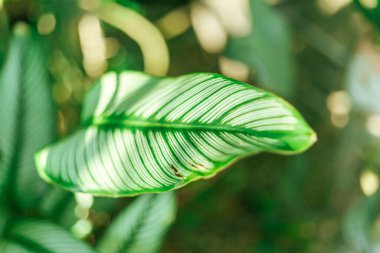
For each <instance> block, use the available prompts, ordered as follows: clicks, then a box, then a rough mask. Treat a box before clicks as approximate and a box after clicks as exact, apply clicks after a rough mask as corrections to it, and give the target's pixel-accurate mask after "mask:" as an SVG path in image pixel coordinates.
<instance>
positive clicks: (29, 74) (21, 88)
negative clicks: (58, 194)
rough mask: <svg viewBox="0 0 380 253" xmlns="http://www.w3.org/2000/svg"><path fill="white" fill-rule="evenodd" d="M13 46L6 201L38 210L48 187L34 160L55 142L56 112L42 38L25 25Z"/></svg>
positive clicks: (8, 68)
mask: <svg viewBox="0 0 380 253" xmlns="http://www.w3.org/2000/svg"><path fill="white" fill-rule="evenodd" d="M10 44H11V45H10V49H9V53H8V56H7V60H6V62H5V64H4V68H3V70H2V73H1V79H0V119H1V122H2V123H1V129H0V145H1V146H0V150H1V152H2V154H1V160H0V179H1V180H0V199H3V201H4V200H5V199H7V200H8V201H9V202H8V204H9V205H11V206H14V205H16V206H21V207H33V205H34V204H35V203H36V201H37V199H38V197H39V196H40V193H41V191H42V190H43V187H44V186H45V184H44V183H43V181H42V180H40V179H39V178H38V175H37V172H36V169H35V167H34V163H33V154H34V153H35V152H36V150H38V149H39V148H41V147H42V146H44V145H46V144H48V143H50V142H51V141H52V140H53V139H54V138H55V133H54V132H55V118H54V115H55V111H54V106H53V102H52V98H51V94H50V89H49V78H48V72H47V69H46V63H45V55H44V53H43V47H42V45H41V44H40V41H39V39H38V37H37V36H36V35H35V34H34V33H33V32H32V31H31V30H30V29H29V28H28V27H27V26H26V25H25V24H19V25H17V26H16V28H15V31H14V34H13V38H12V40H11V42H10ZM16 201H17V204H16Z"/></svg>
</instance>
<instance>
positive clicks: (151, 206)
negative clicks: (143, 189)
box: [97, 192, 176, 253]
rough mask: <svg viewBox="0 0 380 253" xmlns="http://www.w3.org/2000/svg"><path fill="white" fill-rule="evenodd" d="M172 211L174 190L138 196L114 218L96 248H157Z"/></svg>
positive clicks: (114, 251)
mask: <svg viewBox="0 0 380 253" xmlns="http://www.w3.org/2000/svg"><path fill="white" fill-rule="evenodd" d="M175 212H176V203H175V195H174V193H173V192H167V193H162V194H154V195H153V194H150V195H145V196H141V197H139V198H138V199H137V200H135V202H133V203H132V204H131V205H130V206H129V207H128V208H127V209H125V210H124V211H123V212H122V213H121V214H120V215H119V216H118V217H117V218H116V220H115V221H114V222H113V223H112V224H111V226H110V227H109V228H108V230H107V231H106V233H105V235H104V236H103V238H102V239H101V241H100V242H99V245H98V247H97V248H98V250H99V252H102V253H119V252H128V253H139V252H141V253H154V252H158V251H159V248H160V246H161V243H162V241H163V237H164V235H165V234H166V232H167V230H168V228H169V226H170V225H171V224H172V223H173V221H174V218H175Z"/></svg>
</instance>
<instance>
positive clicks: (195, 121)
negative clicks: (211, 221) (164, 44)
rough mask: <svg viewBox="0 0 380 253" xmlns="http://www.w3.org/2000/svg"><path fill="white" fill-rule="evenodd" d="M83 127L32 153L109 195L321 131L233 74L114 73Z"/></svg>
mask: <svg viewBox="0 0 380 253" xmlns="http://www.w3.org/2000/svg"><path fill="white" fill-rule="evenodd" d="M82 121H83V125H84V128H83V129H81V130H79V131H78V132H77V133H76V134H74V135H73V136H71V137H69V138H67V139H66V140H64V141H62V142H60V143H58V144H55V145H52V146H50V147H47V148H46V149H44V150H42V151H41V152H39V153H38V154H37V156H36V161H37V164H38V169H39V173H40V175H41V176H42V177H43V178H44V179H46V180H47V181H50V182H54V183H56V184H59V185H61V186H63V187H65V188H67V189H69V190H73V191H82V192H87V193H92V194H98V195H106V196H127V195H135V194H140V193H148V192H163V191H168V190H171V189H175V188H179V187H181V186H184V185H185V184H187V183H189V182H190V181H194V180H197V179H200V178H206V177H210V176H213V175H214V174H216V173H217V172H219V171H220V170H222V169H224V168H226V167H227V166H228V165H230V164H231V163H233V162H234V161H236V160H237V159H238V158H241V157H244V156H248V155H251V154H254V153H257V152H260V151H269V152H275V153H283V154H292V153H297V152H301V151H304V150H305V149H307V148H308V147H309V146H310V145H311V144H312V143H313V142H314V141H315V134H314V132H313V130H312V129H310V127H309V126H308V125H307V123H305V121H304V120H303V119H302V117H301V116H300V115H299V113H298V112H297V111H296V110H295V109H294V108H293V107H292V106H291V105H289V104H288V103H286V102H285V101H283V100H282V99H280V98H278V97H276V96H275V95H273V94H270V93H267V92H265V91H262V90H260V89H257V88H255V87H252V86H250V85H247V84H244V83H241V82H238V81H236V80H232V79H229V78H227V77H224V76H221V75H217V74H208V73H199V74H190V75H185V76H181V77H178V78H155V77H151V76H148V75H145V74H142V73H138V72H124V73H121V74H115V73H109V74H106V75H105V76H103V77H102V78H101V80H100V81H99V82H98V83H96V84H95V85H94V87H93V89H92V90H91V91H90V92H89V93H88V95H87V98H86V101H85V105H84V110H83V114H82Z"/></svg>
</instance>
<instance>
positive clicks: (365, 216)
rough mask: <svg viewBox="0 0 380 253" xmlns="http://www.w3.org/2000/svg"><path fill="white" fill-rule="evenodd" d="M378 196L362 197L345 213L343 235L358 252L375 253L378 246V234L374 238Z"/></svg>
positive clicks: (378, 202)
mask: <svg viewBox="0 0 380 253" xmlns="http://www.w3.org/2000/svg"><path fill="white" fill-rule="evenodd" d="M379 211H380V194H379V192H378V193H377V194H375V195H373V196H371V197H366V196H364V197H363V198H362V199H361V200H360V201H359V202H358V203H357V204H356V205H355V206H353V207H352V208H351V210H350V211H349V212H348V213H347V216H346V219H345V223H344V230H343V232H344V235H345V237H346V239H347V242H349V243H350V244H351V245H352V246H354V247H355V248H356V250H358V252H363V253H370V252H377V251H376V250H375V246H376V245H379V239H378V236H379V234H380V233H379V232H380V231H377V235H375V236H374V234H373V232H374V224H375V221H376V219H377V218H378V216H379Z"/></svg>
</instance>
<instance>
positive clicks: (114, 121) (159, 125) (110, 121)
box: [84, 116, 311, 138]
mask: <svg viewBox="0 0 380 253" xmlns="http://www.w3.org/2000/svg"><path fill="white" fill-rule="evenodd" d="M91 126H94V127H99V128H142V129H168V130H189V131H205V132H227V133H233V134H246V135H252V136H255V137H270V138H273V137H280V136H285V135H289V131H287V130H268V131H259V130H255V129H251V128H245V127H240V126H228V125H218V124H214V125H212V124H207V123H205V124H201V123H198V122H197V123H183V122H178V121H171V122H167V121H153V120H147V119H138V118H127V117H125V118H119V117H118V118H115V117H107V116H106V117H98V118H96V117H93V118H90V119H89V120H88V121H87V123H85V124H84V127H85V128H88V127H91ZM297 130H298V131H297V132H298V134H300V133H302V132H303V131H302V130H303V129H302V128H300V129H297ZM309 132H310V131H307V129H304V133H305V134H311V133H309Z"/></svg>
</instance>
